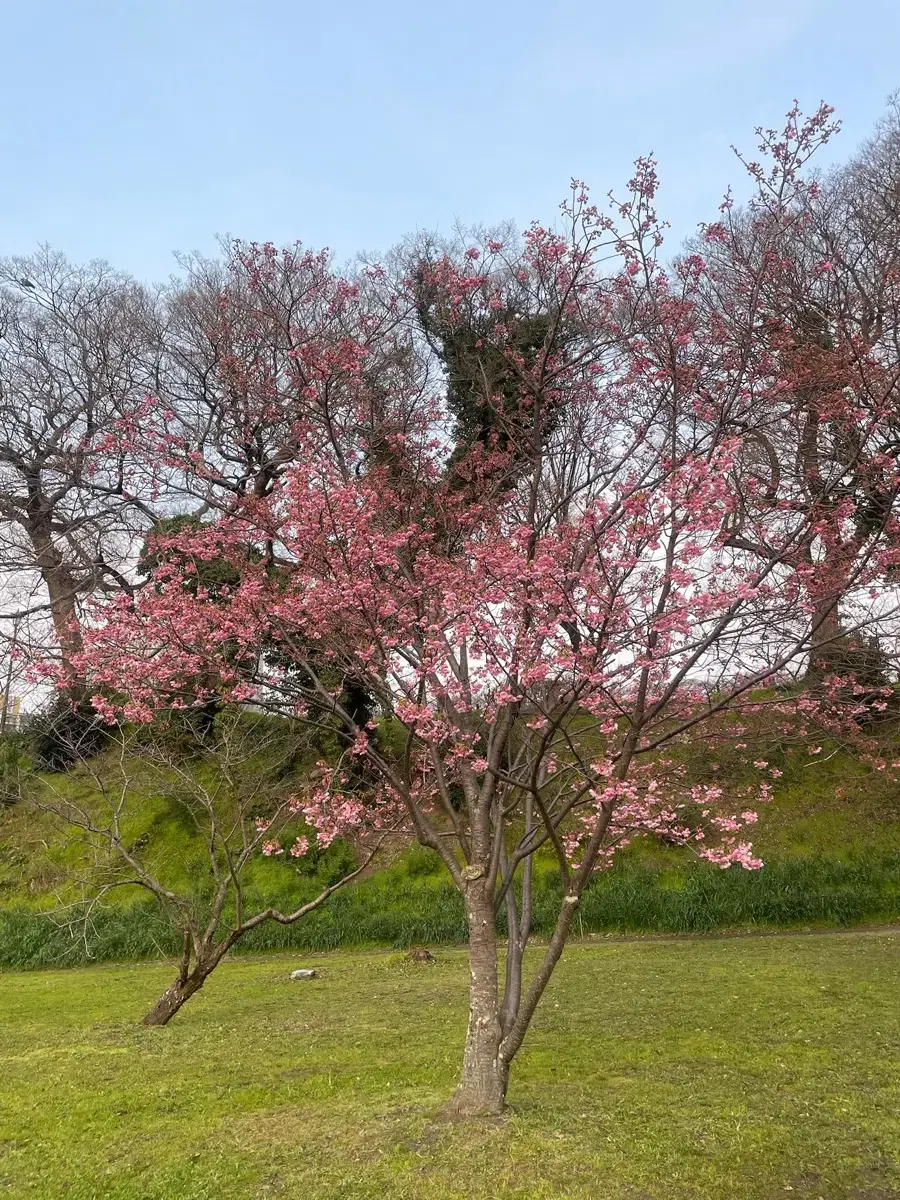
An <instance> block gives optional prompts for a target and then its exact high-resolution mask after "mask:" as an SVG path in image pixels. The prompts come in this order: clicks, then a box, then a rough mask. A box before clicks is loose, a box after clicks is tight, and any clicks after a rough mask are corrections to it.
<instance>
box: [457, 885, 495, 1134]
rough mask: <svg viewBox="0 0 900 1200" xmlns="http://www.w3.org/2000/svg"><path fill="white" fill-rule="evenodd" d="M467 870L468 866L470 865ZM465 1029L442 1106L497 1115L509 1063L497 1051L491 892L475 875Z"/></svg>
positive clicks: (463, 1113)
mask: <svg viewBox="0 0 900 1200" xmlns="http://www.w3.org/2000/svg"><path fill="white" fill-rule="evenodd" d="M469 869H471V868H469ZM466 915H467V918H468V923H469V1029H468V1032H467V1034H466V1048H465V1053H464V1056H463V1069H462V1076H461V1077H460V1081H459V1084H458V1085H457V1088H456V1091H455V1093H454V1095H453V1098H452V1099H451V1100H450V1102H449V1104H448V1105H447V1109H446V1111H447V1113H448V1115H450V1116H458V1117H473V1116H496V1115H499V1114H500V1113H502V1112H503V1109H504V1108H505V1106H506V1088H507V1084H508V1082H509V1064H508V1063H507V1062H505V1061H504V1059H503V1057H502V1055H501V1054H500V1042H501V1040H502V1030H501V1026H500V1004H499V998H498V994H497V986H498V969H497V932H496V927H495V924H494V904H493V897H492V896H491V895H490V893H489V891H488V888H487V880H486V879H485V878H484V877H483V876H480V877H478V878H476V879H472V880H470V881H469V883H468V887H467V890H466Z"/></svg>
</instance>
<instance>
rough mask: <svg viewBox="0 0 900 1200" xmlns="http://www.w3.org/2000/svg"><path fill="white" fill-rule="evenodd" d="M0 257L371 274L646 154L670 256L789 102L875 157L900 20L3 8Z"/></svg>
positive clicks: (129, 1)
mask: <svg viewBox="0 0 900 1200" xmlns="http://www.w3.org/2000/svg"><path fill="white" fill-rule="evenodd" d="M0 17H2V25H0V37H2V44H3V46H4V54H3V58H2V67H0V91H2V93H3V95H2V109H0V111H2V112H3V113H4V114H5V120H4V121H3V122H2V124H0V164H2V179H3V186H2V189H0V253H7V254H8V253H21V252H27V251H29V250H31V249H33V248H34V246H35V245H36V244H37V243H38V242H42V241H48V242H50V243H51V244H52V245H54V246H56V247H58V248H59V249H62V250H65V251H66V252H67V253H68V254H70V255H71V256H72V257H75V258H89V257H94V256H101V257H105V258H108V259H110V260H111V261H112V262H114V263H116V264H117V265H119V266H121V267H123V268H125V269H127V270H130V271H132V272H134V273H135V274H137V275H139V276H141V277H143V278H155V279H160V278H164V277H166V276H167V275H168V274H169V273H170V272H171V271H172V270H173V269H174V260H173V257H172V255H173V251H175V250H192V249H201V250H211V249H212V248H213V246H214V238H215V235H216V234H229V233H230V234H234V235H240V236H244V237H247V238H255V239H259V240H263V239H270V240H273V241H276V242H281V241H293V240H294V239H296V238H300V239H302V240H303V241H304V242H305V243H306V244H308V245H311V246H321V245H329V246H331V247H333V248H334V249H335V251H336V252H337V253H338V255H339V256H341V257H344V256H350V255H352V254H353V253H354V252H355V251H357V250H367V251H375V252H377V251H379V250H382V249H384V248H386V247H388V246H389V245H391V244H392V243H393V242H395V241H397V240H398V239H399V238H401V237H402V236H403V235H404V234H405V233H407V232H409V231H411V230H414V229H417V228H418V229H421V228H429V229H435V228H437V229H443V230H444V231H447V230H449V229H450V228H451V227H452V225H453V223H454V221H455V220H456V219H459V220H461V221H462V222H464V223H468V222H475V221H481V222H484V223H488V224H489V223H491V222H494V221H498V220H501V219H503V218H507V217H511V218H513V219H515V220H516V221H518V222H519V223H520V224H525V223H527V222H528V221H529V220H531V219H534V218H538V219H542V220H552V219H553V217H554V214H555V212H556V206H557V204H558V202H559V201H560V200H561V199H562V198H563V196H564V195H565V191H566V186H567V183H568V180H569V178H570V177H571V176H572V175H576V176H578V177H581V178H583V179H586V180H587V181H588V182H589V183H590V184H591V186H592V188H593V190H594V192H595V193H596V194H597V195H604V194H605V193H606V192H607V191H608V190H609V189H610V188H618V189H620V190H621V185H622V183H623V182H624V181H625V180H627V178H628V175H629V170H628V168H629V164H630V163H631V161H632V160H633V159H634V158H635V157H636V156H637V155H638V154H642V153H646V152H648V151H654V152H655V153H656V155H657V157H658V158H659V160H660V170H661V175H662V180H663V190H662V194H661V198H660V209H661V212H662V213H663V215H664V216H666V217H667V218H668V219H669V220H670V221H671V222H672V224H673V243H674V242H675V241H677V240H678V238H679V237H680V236H682V235H684V234H685V233H687V232H689V231H690V230H691V229H692V228H693V226H694V224H695V223H696V222H697V221H699V220H701V219H703V218H704V217H707V216H709V215H710V214H711V213H712V212H714V211H715V207H716V205H717V203H718V200H719V198H720V196H721V193H722V191H723V190H724V187H725V186H726V184H728V183H729V182H736V183H739V182H740V178H741V176H740V171H739V168H738V167H737V165H736V164H735V163H734V161H733V159H732V157H731V153H730V150H729V146H730V144H731V143H732V142H737V143H738V144H740V145H742V146H746V147H748V148H750V147H752V144H753V128H754V126H756V125H759V124H767V125H768V124H772V123H777V121H778V119H779V118H780V116H781V115H782V114H783V113H784V111H785V110H786V109H787V108H788V107H789V105H790V103H791V101H792V100H793V98H794V97H795V96H796V97H797V98H799V100H800V101H801V104H802V105H803V106H804V107H805V108H808V109H812V108H814V107H815V105H816V104H817V103H818V101H819V100H820V99H823V98H824V99H826V100H827V101H828V102H829V103H831V104H834V105H835V106H836V107H837V109H838V115H839V116H841V117H842V118H843V121H844V132H843V133H842V135H841V137H840V138H839V139H838V141H837V142H836V143H835V144H834V146H833V147H832V148H830V149H829V156H830V157H834V156H839V155H843V154H845V153H847V152H849V150H850V149H851V147H852V146H853V144H854V143H856V142H857V141H858V140H859V139H860V138H862V137H863V136H865V135H866V133H867V132H868V131H869V129H870V128H871V126H872V124H873V123H874V121H875V120H876V119H877V117H878V115H879V113H880V112H881V111H882V109H883V106H884V101H885V99H886V97H887V95H888V93H889V92H891V91H892V90H894V89H895V88H897V87H898V86H900V60H898V56H897V49H898V46H900V2H898V0H856V3H854V4H851V3H850V2H849V0H756V2H755V3H748V4H743V3H734V2H733V0H732V3H731V4H724V3H718V4H713V3H710V2H708V0H665V2H664V0H648V2H645V3H643V4H637V3H632V4H627V5H623V4H616V5H612V4H607V3H605V2H604V0H593V2H592V0H582V2H580V3H576V2H574V0H552V2H551V0H540V2H538V0H519V2H518V3H516V2H512V0H478V2H475V0H455V2H452V0H443V2H441V3H434V2H433V0H432V2H429V0H416V2H413V0H381V3H364V2H362V0H352V2H344V3H341V2H340V0H332V2H331V3H319V4H309V3H305V2H303V0H294V2H293V3H292V2H290V0H105V2H101V0H93V2H91V0H2V2H0Z"/></svg>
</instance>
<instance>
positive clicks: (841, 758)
mask: <svg viewBox="0 0 900 1200" xmlns="http://www.w3.org/2000/svg"><path fill="white" fill-rule="evenodd" d="M779 761H780V762H781V763H782V767H783V774H782V776H781V777H780V779H779V780H778V786H777V787H776V790H775V795H774V799H773V801H772V803H771V804H769V805H767V806H765V807H764V808H763V809H761V811H760V820H759V823H758V825H757V826H756V830H755V837H754V847H755V849H756V850H757V851H758V853H759V854H760V856H761V857H762V858H763V860H764V862H765V866H764V867H763V869H762V870H761V871H758V872H747V871H744V870H742V869H740V868H737V867H734V868H732V869H730V870H727V871H723V870H720V869H718V868H715V867H712V866H709V865H707V864H702V863H698V862H697V861H696V860H694V859H693V858H692V856H691V855H690V854H689V852H687V851H686V850H683V849H679V848H673V847H666V846H662V845H660V844H658V843H656V842H651V841H649V840H648V839H646V838H642V839H639V840H637V841H636V842H634V843H633V844H632V845H631V846H630V847H628V848H627V849H626V850H624V851H623V852H622V853H621V854H620V855H619V857H618V858H617V860H616V862H615V864H614V866H613V867H612V868H610V869H608V870H606V871H604V872H602V873H598V875H597V877H596V879H595V881H594V883H593V884H592V886H591V888H590V890H589V893H588V895H587V897H586V899H585V902H584V903H583V905H582V908H581V911H580V914H579V918H578V926H577V929H576V933H577V935H580V936H589V935H593V934H603V933H621V932H640V933H653V932H706V931H712V930H725V929H727V930H731V929H735V930H737V929H752V928H795V927H819V926H821V927H828V926H847V925H853V924H861V923H878V922H891V921H895V920H898V919H900V795H898V793H897V790H896V787H895V785H894V784H892V783H891V781H890V780H889V779H887V778H885V777H884V776H883V775H880V774H879V773H878V772H875V771H872V770H871V769H870V768H868V767H867V766H864V765H863V764H861V763H860V762H858V761H856V760H855V759H854V758H852V757H850V756H849V755H847V754H839V753H833V754H831V755H830V756H825V757H824V758H821V759H810V758H808V757H807V758H802V757H801V756H800V755H797V756H791V755H783V756H782V757H781V759H780V760H779ZM722 770H723V771H724V776H723V777H721V778H720V782H721V783H722V785H723V787H724V788H725V789H726V791H727V788H728V783H729V779H728V766H727V763H726V764H724V766H723V767H722ZM717 778H718V777H717ZM45 782H46V784H47V786H52V787H53V788H55V789H57V790H61V789H66V790H67V791H68V793H69V794H70V795H76V796H77V795H79V793H80V794H82V795H87V794H88V793H89V789H90V787H91V783H90V780H89V779H88V778H87V777H86V776H85V774H84V773H83V772H81V771H78V770H75V771H72V772H70V773H68V774H59V775H55V776H48V777H47V778H46V781H45ZM131 836H132V837H133V838H134V839H140V842H141V844H142V845H143V846H144V847H145V851H146V853H148V854H149V855H151V856H152V859H153V861H154V862H155V863H156V864H157V865H158V866H159V867H160V869H162V870H163V871H164V872H165V873H166V878H168V879H169V880H170V881H171V882H172V883H173V885H174V886H180V887H187V886H188V884H189V881H190V880H191V879H192V878H194V876H195V875H196V873H197V866H198V863H199V862H200V861H201V860H202V854H203V848H202V845H201V844H200V843H199V842H198V840H197V834H196V831H194V830H193V829H192V828H191V826H190V825H189V823H187V822H186V821H185V817H184V812H183V810H180V809H178V808H177V806H173V805H171V804H169V803H167V802H166V801H165V800H164V799H162V798H159V799H158V800H157V801H155V802H154V803H152V804H148V805H147V806H146V807H145V808H144V809H143V810H142V813H141V822H140V824H139V825H138V826H135V827H134V828H133V829H132V830H131ZM349 858H350V851H349V849H348V848H347V847H346V846H342V845H341V844H339V843H338V844H335V845H334V846H332V847H331V848H330V849H329V850H328V851H327V852H326V853H324V854H322V855H320V856H315V855H313V856H311V857H310V859H309V860H304V862H303V863H302V865H301V866H299V867H298V866H297V864H296V863H294V862H293V861H292V860H288V861H285V859H284V858H263V857H262V856H260V857H259V858H258V859H256V860H255V861H254V862H253V863H252V865H251V867H250V868H249V869H248V873H247V884H248V893H249V895H250V897H251V899H254V900H256V901H260V902H264V903H265V904H276V905H282V906H292V907H295V906H296V904H297V903H298V901H302V900H303V899H305V898H306V897H308V896H311V895H313V894H314V893H315V892H316V891H318V890H319V889H320V888H321V887H322V886H323V885H324V884H326V883H328V882H331V881H332V880H333V879H335V878H337V877H338V876H339V874H340V872H341V869H342V868H346V865H347V863H348V861H349ZM86 861H87V860H86V858H85V854H84V847H83V845H82V844H81V842H80V840H79V838H78V837H77V836H75V835H73V833H72V831H71V830H70V829H66V828H63V827H60V826H58V825H56V824H54V823H53V821H52V820H51V819H50V818H49V817H47V816H45V815H36V814H33V813H30V812H27V811H26V810H25V809H24V808H23V807H22V806H20V805H12V806H10V807H7V808H5V809H2V810H0V906H2V909H0V965H2V966H6V967H32V966H43V965H51V964H66V963H68V964H76V963H84V962H89V961H92V960H110V959H131V958H141V957H146V956H154V955H156V956H158V955H160V954H165V955H169V954H173V953H174V952H175V951H176V949H177V946H176V945H175V939H174V938H173V935H172V932H171V930H169V928H168V927H167V926H166V924H165V922H164V921H163V920H162V918H161V916H160V914H159V913H158V911H157V909H156V906H155V904H154V903H153V902H152V901H149V902H148V900H147V899H146V898H145V894H144V893H143V892H141V891H140V889H137V888H129V889H123V890H120V891H117V892H114V893H112V894H111V896H110V899H109V901H108V902H107V903H106V904H105V905H104V907H103V908H101V909H98V910H97V911H96V912H95V913H94V914H93V916H92V918H91V921H90V923H89V925H87V926H85V925H82V924H79V925H67V921H68V920H69V918H70V917H71V916H72V915H74V914H77V913H78V911H79V908H78V905H79V901H80V900H81V898H82V897H83V896H85V895H87V894H88V893H89V892H90V882H91V881H90V879H89V878H86V865H85V864H86ZM558 886H559V877H558V872H557V870H556V868H555V866H554V863H553V861H552V859H549V858H546V857H545V858H542V859H540V861H539V863H538V870H537V887H536V897H535V914H534V927H535V931H536V933H537V934H538V935H541V934H545V933H547V932H548V931H549V928H550V922H551V921H552V916H553V901H554V899H555V897H556V896H557V894H558ZM464 936H465V925H464V920H463V913H462V907H461V904H460V901H459V897H458V895H457V893H456V891H455V889H454V888H453V887H452V885H451V884H450V882H449V880H448V879H447V878H446V875H445V872H444V868H443V867H442V865H441V864H440V862H439V861H438V860H437V858H436V856H435V855H433V854H432V853H431V852H430V851H426V850H423V849H421V848H420V847H418V846H409V847H407V848H406V849H405V850H403V851H402V852H398V853H395V854H394V855H393V856H392V861H391V862H390V863H389V864H388V865H383V866H382V867H381V869H379V870H376V871H374V872H373V873H372V874H370V875H369V877H367V878H365V879H363V880H362V881H360V882H358V883H356V884H354V885H351V886H350V887H348V888H347V890H346V891H343V892H339V893H338V894H337V895H335V896H334V897H333V898H332V899H331V900H330V901H329V902H328V904H327V905H326V906H325V907H324V908H323V909H322V910H320V911H318V912H315V913H312V914H311V915H310V916H309V917H308V918H305V919H304V920H303V921H302V922H300V923H299V924H298V925H296V926H293V927H282V926H270V925H266V926H263V927H261V928H260V929H258V930H255V931H254V932H253V933H252V934H250V935H249V936H247V937H246V938H245V939H244V940H243V941H242V942H241V943H240V944H239V945H238V947H237V948H236V952H252V951H259V950H263V949H286V948H295V949H297V950H303V949H308V950H321V949H331V948H335V947H339V946H342V947H348V946H353V947H358V946H392V947H405V946H409V945H412V944H417V943H423V944H430V945H437V944H447V943H454V942H460V941H462V940H464Z"/></svg>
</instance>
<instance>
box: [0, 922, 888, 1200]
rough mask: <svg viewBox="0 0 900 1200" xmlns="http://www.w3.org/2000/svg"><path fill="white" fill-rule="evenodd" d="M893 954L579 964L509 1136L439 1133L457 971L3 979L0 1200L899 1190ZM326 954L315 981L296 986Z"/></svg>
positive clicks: (516, 1105)
mask: <svg viewBox="0 0 900 1200" xmlns="http://www.w3.org/2000/svg"><path fill="white" fill-rule="evenodd" d="M898 955H900V935H898V934H896V933H891V932H883V933H877V934H860V935H854V934H843V933H842V934H835V935H811V936H796V937H795V936H788V937H779V938H756V937H754V938H746V939H738V940H721V941H719V940H691V941H683V942H644V943H618V944H616V943H607V944H604V945H602V946H574V947H572V948H571V949H570V951H569V952H567V955H566V957H565V958H564V960H563V963H562V965H561V967H560V969H559V971H558V973H557V976H556V978H555V980H554V982H553V984H552V986H551V988H550V990H549V992H548V994H547V996H546V998H545V1002H544V1004H543V1006H542V1008H541V1009H540V1011H539V1015H538V1017H537V1019H536V1021H535V1025H534V1027H533V1029H532V1031H531V1033H530V1034H529V1038H528V1041H527V1042H526V1047H525V1050H524V1051H523V1053H522V1055H521V1057H520V1059H519V1061H518V1062H517V1063H516V1066H515V1069H514V1078H513V1082H512V1086H511V1091H510V1102H511V1110H510V1114H509V1116H508V1117H507V1118H506V1119H504V1120H502V1121H499V1122H485V1123H472V1124H467V1125H449V1124H447V1123H443V1122H440V1121H435V1120H434V1116H435V1113H436V1111H437V1109H438V1107H439V1105H440V1104H441V1102H442V1101H443V1100H444V1099H445V1098H446V1097H447V1096H448V1095H449V1093H450V1091H451V1089H452V1087H453V1083H454V1078H455V1075H456V1071H457V1066H458V1060H459V1055H460V1050H461V1044H462V1038H463V1033H464V1024H465V988H466V960H465V956H464V954H463V953H462V952H461V951H459V950H445V951H441V952H439V955H438V961H437V962H436V963H435V964H434V965H431V966H413V965H412V964H408V963H401V962H399V961H398V960H397V959H396V958H395V957H394V956H392V955H390V954H383V953H382V954H378V953H346V952H341V953H336V954H333V955H327V956H322V957H320V958H318V959H315V960H310V959H309V958H307V959H299V958H298V957H297V956H290V957H286V956H277V957H276V956H272V957H266V958H260V959H256V960H248V959H246V958H245V959H235V960H233V961H231V962H228V963H226V964H225V965H224V966H223V967H222V969H221V970H220V972H219V973H218V974H217V975H216V976H214V977H213V979H212V980H211V981H210V983H209V984H208V985H207V989H206V990H205V991H204V992H202V993H201V994H200V995H199V996H198V997H197V998H196V999H195V1000H194V1001H192V1002H191V1004H190V1005H189V1006H188V1007H187V1008H186V1009H185V1010H184V1012H183V1013H182V1014H181V1015H180V1016H179V1017H177V1018H176V1019H175V1021H174V1022H173V1023H172V1025H171V1026H169V1027H168V1028H167V1029H156V1030H150V1029H144V1028H142V1027H140V1026H139V1025H138V1024H137V1023H136V1022H137V1020H138V1018H139V1017H140V1016H141V1015H142V1014H143V1012H144V1011H145V1010H146V1009H147V1007H148V1006H149V1004H150V1003H151V1001H152V1000H154V999H155V998H156V996H157V995H158V993H159V992H160V991H161V990H162V988H163V987H164V986H165V985H166V984H167V983H168V982H170V980H171V976H172V967H171V965H159V964H152V965H146V964H144V965H135V966H127V967H123V966H117V967H92V968H87V969H76V970H71V971H43V972H28V973H24V974H13V973H9V974H2V975H0V1014H2V1026H0V1058H2V1069H0V1197H2V1196H9V1197H11V1198H12V1197H16V1198H18V1197H31V1196H35V1197H41V1198H46V1200H55V1198H56V1197H60V1198H66V1200H89V1198H90V1200H94V1198H97V1200H100V1198H103V1200H107V1198H109V1200H112V1198H114V1197H115V1198H117V1200H200V1198H201V1197H202V1198H207V1197H208V1198H210V1200H212V1198H216V1200H219V1198H221V1200H230V1198H234V1200H254V1198H257V1197H286V1198H287V1197H297V1198H298V1200H299V1198H303V1200H325V1198H326V1197H327V1198H329V1200H331V1198H332V1197H333V1198H337V1197H348V1198H349V1197H372V1198H374V1197H378V1198H381V1197H388V1198H397V1200H404V1198H419V1197H422V1198H425V1200H445V1198H450V1197H454V1198H458V1200H482V1198H484V1200H488V1198H494V1197H504V1198H506V1197H509V1198H512V1197H523V1198H524V1197H565V1198H572V1200H576V1198H578V1200H580V1198H585V1200H587V1198H588V1197H590V1198H591V1200H598V1198H599V1200H606V1198H610V1200H620V1198H621V1200H649V1198H653V1200H657V1198H658V1200H681V1198H682V1197H684V1198H685V1200H687V1198H694V1197H698V1198H699V1197H703V1198H708V1200H779V1198H784V1200H816V1198H817V1197H822V1198H824V1200H889V1198H898V1197H900V1116H898V1114H900V988H898ZM310 961H314V962H315V965H316V966H317V967H319V969H320V970H321V972H322V977H321V979H319V980H316V981H314V982H310V983H297V984H295V983H290V982H289V981H288V980H287V976H288V972H289V971H290V970H291V969H292V968H293V967H295V966H298V965H303V964H305V963H308V962H310Z"/></svg>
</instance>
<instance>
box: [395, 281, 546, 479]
mask: <svg viewBox="0 0 900 1200" xmlns="http://www.w3.org/2000/svg"><path fill="white" fill-rule="evenodd" d="M415 287H416V312H417V315H418V318H419V324H420V326H421V328H422V331H423V333H424V334H425V337H426V339H427V340H428V342H429V344H430V345H431V347H432V349H433V350H434V352H435V353H436V354H437V356H438V358H439V359H440V361H441V364H442V366H443V368H444V371H445V373H446V379H447V407H448V408H449V410H450V412H451V413H452V414H453V416H454V418H455V421H456V427H455V430H454V449H453V452H452V454H451V456H450V462H449V467H448V470H449V474H450V478H451V482H452V483H454V484H455V485H457V486H459V485H463V484H464V483H465V481H466V475H465V472H464V471H461V470H460V467H461V466H462V464H464V462H465V460H466V458H467V457H468V456H469V455H470V454H471V452H472V450H473V449H475V448H481V449H496V450H499V451H500V452H501V453H505V454H509V455H510V462H509V464H508V466H507V468H506V479H505V481H504V482H505V483H506V484H507V485H509V484H511V483H513V482H514V480H515V477H516V475H517V472H518V469H519V468H520V466H521V465H522V463H523V460H524V459H525V458H527V457H528V456H529V455H530V453H531V450H532V447H533V446H535V445H536V446H537V447H538V448H540V447H542V446H544V445H545V444H546V442H547V439H548V438H549V437H550V435H551V434H552V432H553V430H554V429H555V427H556V423H557V420H558V413H557V405H556V404H555V403H554V398H553V397H552V395H550V394H548V392H547V391H546V389H543V388H537V389H536V388H535V387H534V386H529V384H528V382H527V378H528V375H529V373H530V372H532V371H533V370H534V369H535V367H537V366H538V365H539V363H540V361H541V355H542V354H545V353H547V351H548V350H549V349H550V347H549V345H548V343H549V342H550V341H551V340H553V336H552V331H553V320H552V317H551V314H549V313H547V312H527V311H523V310H521V309H520V308H519V307H518V306H517V305H515V304H513V303H512V302H510V304H509V305H508V307H506V308H501V309H492V310H491V311H490V313H489V314H484V313H471V312H470V313H467V314H465V315H464V316H460V315H459V314H454V315H453V317H450V316H449V315H448V314H447V313H445V312H444V311H443V310H442V308H441V307H440V304H439V301H438V295H439V293H438V292H437V290H436V289H435V288H433V287H432V286H430V285H429V283H428V282H427V270H426V265H425V264H424V263H423V264H422V265H421V266H420V268H419V269H418V271H417V273H416V284H415ZM501 325H502V326H503V329H504V334H503V338H502V342H503V347H504V349H503V350H501V349H500V348H498V341H499V339H497V338H496V337H495V331H496V329H497V328H498V327H499V326H501ZM554 349H558V346H556V347H554ZM537 394H539V395H540V401H539V406H538V404H537V403H536V395H537ZM536 414H537V418H538V422H539V424H536Z"/></svg>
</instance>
